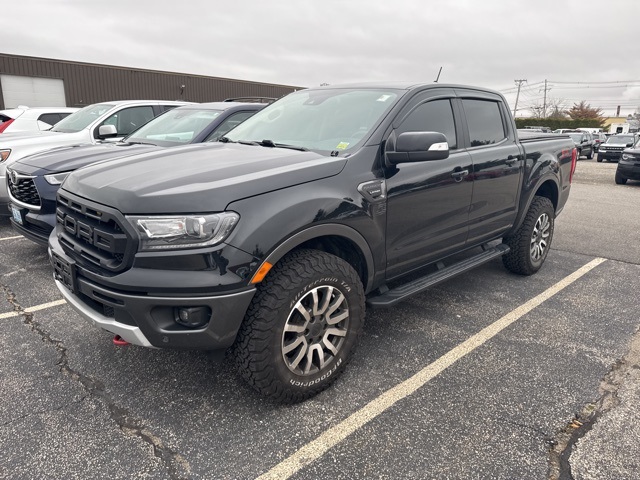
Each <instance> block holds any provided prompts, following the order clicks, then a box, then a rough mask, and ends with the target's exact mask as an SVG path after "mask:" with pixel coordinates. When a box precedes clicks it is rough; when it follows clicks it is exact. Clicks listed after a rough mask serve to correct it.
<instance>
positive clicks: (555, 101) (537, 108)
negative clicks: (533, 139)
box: [527, 98, 567, 120]
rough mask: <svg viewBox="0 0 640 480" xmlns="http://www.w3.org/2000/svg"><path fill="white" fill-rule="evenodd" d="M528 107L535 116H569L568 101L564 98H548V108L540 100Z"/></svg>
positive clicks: (560, 117)
mask: <svg viewBox="0 0 640 480" xmlns="http://www.w3.org/2000/svg"><path fill="white" fill-rule="evenodd" d="M527 108H528V109H529V110H530V111H531V113H532V116H533V118H553V119H558V120H561V119H565V118H567V103H566V101H565V100H564V99H563V98H548V99H547V105H546V108H545V107H544V105H543V104H541V103H540V102H539V101H536V102H533V103H530V104H529V105H527Z"/></svg>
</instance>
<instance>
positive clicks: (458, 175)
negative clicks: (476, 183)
mask: <svg viewBox="0 0 640 480" xmlns="http://www.w3.org/2000/svg"><path fill="white" fill-rule="evenodd" d="M467 175H469V170H459V171H456V172H453V173H452V174H451V176H452V177H453V178H454V180H455V181H456V182H459V181H461V180H462V179H463V178H464V177H466V176H467Z"/></svg>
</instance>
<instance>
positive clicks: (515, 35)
mask: <svg viewBox="0 0 640 480" xmlns="http://www.w3.org/2000/svg"><path fill="white" fill-rule="evenodd" d="M1 18H2V35H1V37H0V52H1V53H9V54H16V55H29V56H35V57H46V58H56V59H62V60H71V61H79V62H90V63H101V64H108V65H118V66H124V67H135V68H145V69H153V70H166V71H172V72H180V73H193V74H198V75H208V76H215V77H224V78H234V79H242V80H249V81H258V82H267V83H275V84H284V85H293V86H300V87H311V86H315V85H320V84H322V83H328V84H340V83H352V82H363V81H367V82H369V81H409V82H417V83H431V82H433V81H435V79H436V77H437V75H438V71H439V69H440V67H442V73H441V74H440V79H439V82H440V83H454V84H464V85H474V86H481V87H485V88H492V89H495V90H498V91H500V92H502V93H503V94H504V95H505V97H506V98H507V100H508V102H509V104H510V107H511V109H512V111H513V109H514V107H515V100H516V90H517V89H516V85H515V83H514V81H515V80H526V82H523V83H522V89H521V93H520V97H519V99H518V105H517V116H529V115H528V114H529V108H530V107H533V106H542V105H543V104H544V103H545V100H544V93H545V83H544V82H545V80H546V81H547V83H546V87H547V88H546V97H547V101H546V104H547V105H549V104H551V105H553V104H558V105H560V106H561V107H566V108H569V107H571V106H572V105H573V104H575V103H578V102H580V101H582V100H585V101H587V103H588V104H589V105H591V106H592V107H597V108H601V109H602V110H603V112H604V115H605V116H614V115H615V114H616V109H617V106H618V105H619V106H620V107H621V108H620V115H621V116H627V115H628V114H631V113H634V112H635V111H636V109H638V108H639V107H640V41H639V40H640V38H639V34H638V30H639V27H640V22H639V19H640V1H638V0H607V1H606V2H604V1H602V0H600V1H595V0H581V1H580V0H553V1H552V0H535V1H533V0H527V1H523V0H440V1H437V2H436V1H433V0H422V1H419V0H393V1H378V0H350V1H349V0H344V1H338V0H316V1H312V0H235V1H232V2H230V1H224V2H221V1H216V0H209V1H205V0H182V1H181V2H180V1H175V0H174V1H169V0H154V1H149V0H126V1H125V0H109V1H106V2H102V1H95V0H93V1H92V0H21V1H18V0H3V1H2V16H1Z"/></svg>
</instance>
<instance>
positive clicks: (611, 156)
mask: <svg viewBox="0 0 640 480" xmlns="http://www.w3.org/2000/svg"><path fill="white" fill-rule="evenodd" d="M621 157H622V152H615V151H614V152H612V151H604V152H603V151H602V149H600V150H599V151H598V158H599V159H600V160H607V161H610V162H617V161H619V160H620V158H621Z"/></svg>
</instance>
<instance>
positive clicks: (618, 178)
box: [615, 171, 627, 185]
mask: <svg viewBox="0 0 640 480" xmlns="http://www.w3.org/2000/svg"><path fill="white" fill-rule="evenodd" d="M615 180H616V184H617V185H624V184H626V183H627V179H626V178H625V177H623V176H622V175H620V174H619V173H618V172H617V171H616V177H615Z"/></svg>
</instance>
